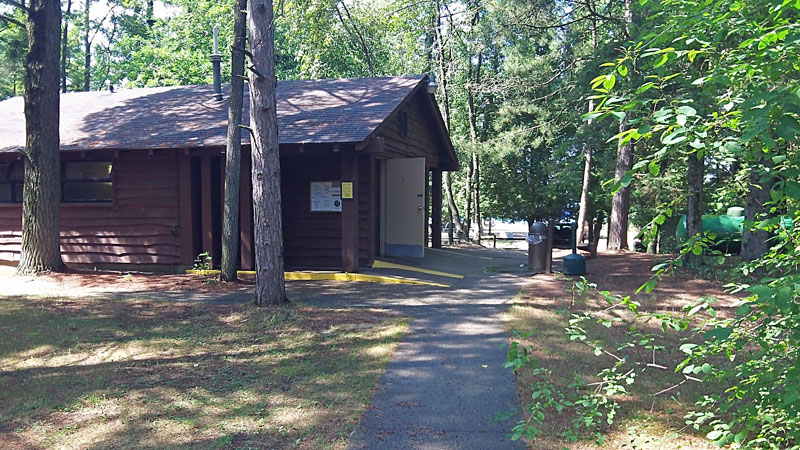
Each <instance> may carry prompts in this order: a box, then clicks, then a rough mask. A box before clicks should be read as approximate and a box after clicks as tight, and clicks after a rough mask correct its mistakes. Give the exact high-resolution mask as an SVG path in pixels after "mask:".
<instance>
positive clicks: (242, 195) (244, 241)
mask: <svg viewBox="0 0 800 450" xmlns="http://www.w3.org/2000/svg"><path fill="white" fill-rule="evenodd" d="M242 173H243V174H245V176H243V177H241V183H240V184H239V187H240V191H239V245H240V248H239V257H240V259H241V266H240V267H241V268H242V270H253V269H254V268H255V265H254V264H253V208H252V206H253V186H252V180H251V179H250V158H249V157H247V156H243V157H242Z"/></svg>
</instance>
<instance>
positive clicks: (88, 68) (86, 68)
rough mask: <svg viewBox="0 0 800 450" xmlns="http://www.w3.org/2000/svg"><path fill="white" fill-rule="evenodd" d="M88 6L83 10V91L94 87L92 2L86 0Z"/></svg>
mask: <svg viewBox="0 0 800 450" xmlns="http://www.w3.org/2000/svg"><path fill="white" fill-rule="evenodd" d="M84 1H85V2H86V4H85V5H84V9H83V21H84V25H85V26H86V30H85V33H84V35H83V48H84V49H86V58H85V59H84V60H83V90H84V91H89V90H90V89H91V87H92V41H91V40H90V39H89V30H90V29H91V26H90V22H89V20H90V16H89V12H90V8H91V4H92V0H84Z"/></svg>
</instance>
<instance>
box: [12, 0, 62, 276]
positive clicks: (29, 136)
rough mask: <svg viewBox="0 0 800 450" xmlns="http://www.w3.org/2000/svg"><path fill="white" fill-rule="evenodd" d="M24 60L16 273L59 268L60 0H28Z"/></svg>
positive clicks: (39, 271) (60, 264) (33, 272)
mask: <svg viewBox="0 0 800 450" xmlns="http://www.w3.org/2000/svg"><path fill="white" fill-rule="evenodd" d="M27 28H28V55H27V57H26V60H25V99H24V101H25V135H26V142H25V152H24V153H25V181H24V186H23V195H22V245H21V251H20V261H19V266H18V267H17V272H18V273H20V274H36V273H43V272H50V271H59V270H62V269H63V266H64V263H63V262H62V260H61V249H60V242H59V240H60V238H59V229H60V217H61V215H60V208H61V173H60V172H61V171H60V167H59V162H60V154H59V144H60V143H59V131H58V124H59V70H58V69H59V62H60V61H59V55H60V52H59V50H60V49H59V44H60V39H59V37H60V35H61V4H60V2H57V1H54V0H31V1H30V5H29V11H28V20H27Z"/></svg>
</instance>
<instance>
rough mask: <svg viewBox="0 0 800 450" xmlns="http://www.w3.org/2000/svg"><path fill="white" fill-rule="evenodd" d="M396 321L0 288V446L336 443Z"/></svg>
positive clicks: (385, 353)
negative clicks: (10, 292) (6, 292)
mask: <svg viewBox="0 0 800 450" xmlns="http://www.w3.org/2000/svg"><path fill="white" fill-rule="evenodd" d="M405 325H406V321H405V319H404V318H402V317H397V316H393V315H390V314H389V313H386V312H382V311H377V310H342V309H318V308H309V307H303V306H297V305H287V306H282V307H279V308H257V307H255V306H252V305H241V306H217V305H197V304H195V305H188V304H170V303H159V302H153V301H150V300H147V299H141V300H114V299H104V298H102V297H97V296H95V297H91V298H86V299H73V298H69V299H67V298H23V297H16V296H15V297H3V295H2V293H0V335H2V340H0V448H42V447H45V448H81V449H88V448H152V449H156V448H158V449H168V448H243V449H244V448H308V449H311V448H313V449H318V448H343V447H344V445H345V443H346V440H347V437H348V435H349V433H350V432H351V430H352V429H353V427H354V426H355V424H356V422H357V421H358V419H359V417H360V416H361V414H362V412H363V410H364V409H365V407H366V405H367V404H368V403H369V400H370V398H371V396H372V392H373V389H374V387H375V386H376V384H377V382H378V380H379V378H380V376H381V374H382V373H383V371H384V369H385V367H386V364H387V363H388V361H389V359H390V356H391V354H392V352H393V350H394V348H395V345H396V344H397V342H398V340H399V338H400V337H401V335H402V333H403V332H404V330H405Z"/></svg>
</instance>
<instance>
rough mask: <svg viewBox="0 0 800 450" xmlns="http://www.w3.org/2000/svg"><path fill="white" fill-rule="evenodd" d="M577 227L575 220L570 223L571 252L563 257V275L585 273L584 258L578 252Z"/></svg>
mask: <svg viewBox="0 0 800 450" xmlns="http://www.w3.org/2000/svg"><path fill="white" fill-rule="evenodd" d="M577 228H578V223H577V222H572V224H570V230H571V231H572V254H571V255H567V256H565V257H564V262H563V263H562V267H561V269H562V272H564V275H585V274H586V258H584V257H583V255H579V254H578V239H577V236H576V232H577Z"/></svg>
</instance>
